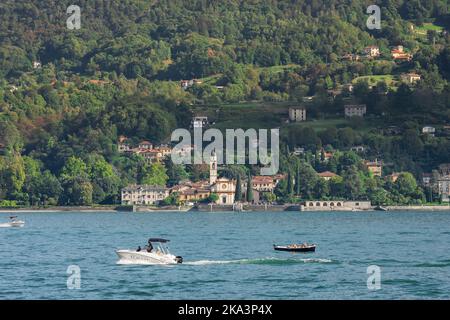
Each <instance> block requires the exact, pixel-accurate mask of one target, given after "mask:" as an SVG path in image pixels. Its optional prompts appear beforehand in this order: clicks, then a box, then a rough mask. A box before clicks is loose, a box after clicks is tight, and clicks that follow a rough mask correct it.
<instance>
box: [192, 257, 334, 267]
mask: <svg viewBox="0 0 450 320" xmlns="http://www.w3.org/2000/svg"><path fill="white" fill-rule="evenodd" d="M283 262H286V263H287V264H289V263H314V262H316V263H331V262H333V261H332V260H330V259H316V258H308V259H279V258H264V259H239V260H199V261H188V262H183V264H185V265H191V266H204V265H213V264H264V263H267V264H270V263H275V264H276V263H283Z"/></svg>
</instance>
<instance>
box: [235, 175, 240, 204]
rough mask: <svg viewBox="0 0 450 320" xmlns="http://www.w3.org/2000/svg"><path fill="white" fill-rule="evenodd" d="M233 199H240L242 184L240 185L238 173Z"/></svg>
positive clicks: (236, 200) (237, 200)
mask: <svg viewBox="0 0 450 320" xmlns="http://www.w3.org/2000/svg"><path fill="white" fill-rule="evenodd" d="M234 201H235V202H239V201H242V186H241V175H239V174H238V176H237V181H236V191H235V194H234Z"/></svg>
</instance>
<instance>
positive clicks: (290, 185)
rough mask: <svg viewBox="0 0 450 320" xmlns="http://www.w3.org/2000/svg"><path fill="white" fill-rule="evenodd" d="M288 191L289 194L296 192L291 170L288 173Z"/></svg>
mask: <svg viewBox="0 0 450 320" xmlns="http://www.w3.org/2000/svg"><path fill="white" fill-rule="evenodd" d="M287 192H288V194H289V195H292V194H294V184H293V182H292V174H291V171H289V173H288V184H287Z"/></svg>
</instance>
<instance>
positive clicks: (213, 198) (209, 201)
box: [206, 193, 219, 203]
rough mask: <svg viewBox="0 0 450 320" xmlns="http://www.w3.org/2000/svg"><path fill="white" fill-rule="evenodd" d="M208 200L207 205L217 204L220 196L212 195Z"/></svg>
mask: <svg viewBox="0 0 450 320" xmlns="http://www.w3.org/2000/svg"><path fill="white" fill-rule="evenodd" d="M206 199H207V200H206V202H207V203H216V202H217V201H219V196H218V195H217V194H216V193H211V194H210V195H209V197H208V198H206Z"/></svg>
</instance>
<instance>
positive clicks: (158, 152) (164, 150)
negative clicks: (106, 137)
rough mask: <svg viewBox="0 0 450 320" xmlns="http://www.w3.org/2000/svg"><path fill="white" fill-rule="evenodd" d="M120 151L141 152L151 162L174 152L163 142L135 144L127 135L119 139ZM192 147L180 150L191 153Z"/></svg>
mask: <svg viewBox="0 0 450 320" xmlns="http://www.w3.org/2000/svg"><path fill="white" fill-rule="evenodd" d="M118 151H119V153H133V154H139V155H142V156H143V157H144V159H145V160H147V161H148V162H150V163H155V162H161V161H162V160H163V159H164V158H165V157H166V156H168V155H170V154H171V153H172V148H171V147H170V146H168V145H165V144H161V145H158V146H154V145H153V143H151V142H150V141H141V142H139V144H138V145H137V146H133V145H132V144H131V143H130V141H129V139H128V138H127V137H125V136H120V137H119V141H118ZM191 151H192V148H186V150H184V149H183V150H180V151H179V152H186V153H189V154H190V153H191Z"/></svg>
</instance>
